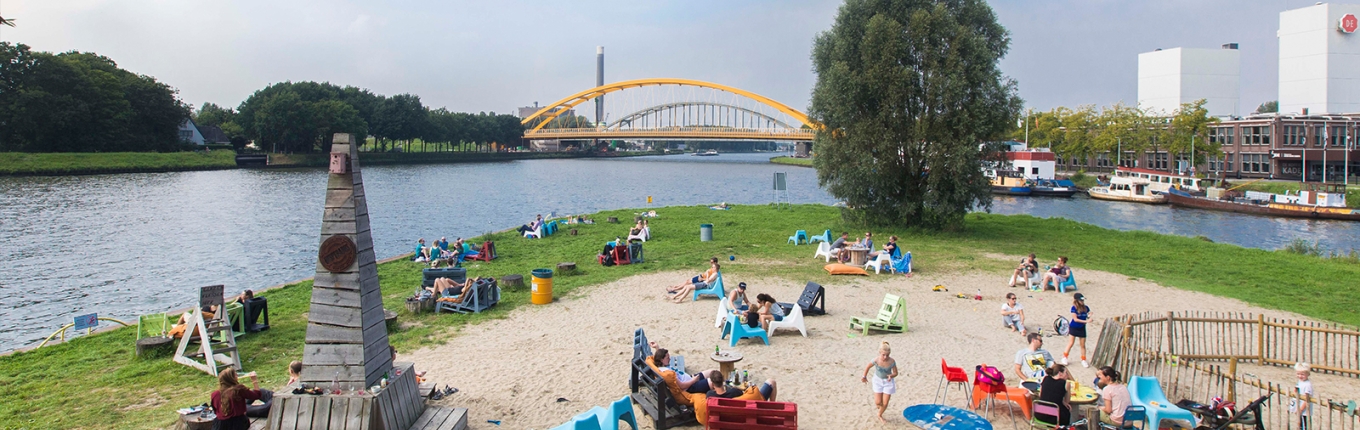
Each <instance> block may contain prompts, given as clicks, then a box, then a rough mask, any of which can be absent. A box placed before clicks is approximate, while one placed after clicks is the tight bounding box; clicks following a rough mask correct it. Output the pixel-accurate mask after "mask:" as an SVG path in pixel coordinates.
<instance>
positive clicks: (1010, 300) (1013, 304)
mask: <svg viewBox="0 0 1360 430" xmlns="http://www.w3.org/2000/svg"><path fill="white" fill-rule="evenodd" d="M1016 300H1018V299H1016V297H1015V293H1006V302H1005V303H1002V304H1001V325H1002V326H1004V327H1009V328H1010V329H1011V330H1016V331H1019V332H1020V335H1021V336H1024V335H1025V334H1026V331H1025V307H1024V306H1021V305H1020V302H1018V301H1016Z"/></svg>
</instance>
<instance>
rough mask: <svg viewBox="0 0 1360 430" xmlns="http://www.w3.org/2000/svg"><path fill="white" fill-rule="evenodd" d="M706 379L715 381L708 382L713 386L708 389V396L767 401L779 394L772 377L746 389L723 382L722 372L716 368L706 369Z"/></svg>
mask: <svg viewBox="0 0 1360 430" xmlns="http://www.w3.org/2000/svg"><path fill="white" fill-rule="evenodd" d="M708 380H709V381H717V382H711V383H710V384H711V385H712V386H713V389H711V390H708V397H710V398H712V397H718V398H723V399H737V400H764V401H767V402H776V401H778V400H775V399H776V398H778V396H779V388H778V387H779V385H778V384H776V383H775V381H774V380H773V379H766V380H765V382H763V383H761V384H760V386H759V387H756V386H751V387H750V388H747V389H746V390H739V389H737V388H736V387H729V386H728V385H727V384H726V383H725V382H723V381H725V379H723V374H722V372H719V371H717V370H710V371H708Z"/></svg>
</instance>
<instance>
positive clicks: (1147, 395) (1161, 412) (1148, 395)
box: [1129, 376, 1198, 428]
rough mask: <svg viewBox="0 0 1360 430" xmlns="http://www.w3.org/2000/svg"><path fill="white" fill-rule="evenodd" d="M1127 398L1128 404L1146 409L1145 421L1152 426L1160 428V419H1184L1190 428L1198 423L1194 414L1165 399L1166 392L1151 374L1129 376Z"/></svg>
mask: <svg viewBox="0 0 1360 430" xmlns="http://www.w3.org/2000/svg"><path fill="white" fill-rule="evenodd" d="M1129 398H1130V399H1129V404H1130V406H1142V407H1144V408H1146V409H1147V422H1148V425H1149V426H1150V427H1152V428H1161V427H1162V421H1166V420H1181V421H1186V422H1189V423H1190V428H1195V426H1196V425H1197V424H1198V422H1197V421H1196V420H1195V414H1192V413H1190V411H1188V410H1185V409H1182V408H1181V407H1179V406H1176V405H1175V404H1172V403H1171V402H1170V401H1167V400H1166V394H1165V393H1163V392H1162V386H1161V385H1159V384H1158V383H1157V378H1154V377H1151V376H1134V377H1132V378H1129Z"/></svg>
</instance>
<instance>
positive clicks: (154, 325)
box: [137, 312, 175, 340]
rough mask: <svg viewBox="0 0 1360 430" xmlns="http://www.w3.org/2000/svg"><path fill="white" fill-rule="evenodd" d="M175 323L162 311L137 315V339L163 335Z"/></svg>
mask: <svg viewBox="0 0 1360 430" xmlns="http://www.w3.org/2000/svg"><path fill="white" fill-rule="evenodd" d="M174 326H175V324H174V323H173V322H171V321H170V316H169V315H166V314H165V313H164V312H162V313H158V314H151V315H142V316H139V317H137V339H139V340H140V339H143V338H148V337H156V336H165V334H166V333H167V332H169V331H170V328H172V327H174Z"/></svg>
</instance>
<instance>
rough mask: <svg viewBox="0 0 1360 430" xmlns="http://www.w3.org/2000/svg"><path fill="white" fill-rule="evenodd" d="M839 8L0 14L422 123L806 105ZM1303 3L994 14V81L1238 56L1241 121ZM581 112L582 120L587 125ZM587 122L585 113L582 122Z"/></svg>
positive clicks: (232, 100)
mask: <svg viewBox="0 0 1360 430" xmlns="http://www.w3.org/2000/svg"><path fill="white" fill-rule="evenodd" d="M840 3H841V2H840V1H834V0H832V1H827V0H782V1H779V0H742V1H724V0H716V1H714V0H687V1H612V2H606V1H591V0H583V1H569V2H562V1H548V0H541V1H524V0H497V1H462V0H458V1H415V0H412V1H393V2H386V1H320V0H284V1H278V0H275V1H257V0H234V1H206V0H0V16H3V17H5V18H6V19H14V20H15V21H16V24H17V27H16V28H8V27H0V40H3V41H7V42H17V43H24V44H27V45H29V46H31V47H32V48H33V49H36V50H42V51H53V52H62V51H70V50H77V51H86V52H96V53H98V54H101V55H104V56H106V57H109V58H112V59H113V60H114V61H116V62H118V64H119V66H121V67H123V68H125V69H128V70H131V71H133V72H136V73H141V74H145V75H150V76H154V77H155V78H157V79H158V80H160V81H161V82H164V83H166V84H169V85H170V86H172V87H175V88H176V89H178V90H179V92H180V97H181V98H182V99H183V100H184V101H185V102H186V103H189V104H192V105H194V106H201V105H202V104H203V103H205V102H212V103H216V104H219V105H224V106H230V107H235V106H237V105H239V104H240V103H241V102H242V101H243V100H245V99H246V98H247V97H249V96H250V94H251V93H253V92H255V91H256V90H258V89H261V88H263V87H265V86H267V85H269V84H271V83H275V82H282V81H288V80H292V81H304V80H312V81H329V82H331V83H335V84H338V85H353V86H358V87H364V88H368V89H370V90H372V91H374V92H376V93H379V94H387V95H391V94H399V93H411V94H416V95H418V96H420V97H421V99H422V101H424V103H425V104H426V105H427V106H430V107H432V108H438V107H447V108H448V109H449V110H453V111H464V112H482V111H487V112H490V111H494V112H500V113H513V109H514V108H516V107H519V106H527V105H532V104H533V103H534V102H539V103H540V104H548V103H551V102H553V101H556V100H558V99H561V98H563V97H566V96H568V95H571V94H573V93H576V92H578V91H581V90H585V89H588V88H591V87H593V86H594V84H595V47H596V46H601V45H602V46H604V47H605V81H606V82H615V81H622V80H629V79H642V78H660V77H668V78H684V79H697V80H702V81H709V82H715V83H720V84H725V85H730V86H733V87H737V88H741V89H744V90H748V91H751V92H755V93H757V94H761V95H764V96H767V97H770V98H772V99H774V100H778V101H780V102H783V103H785V104H787V105H790V106H792V107H794V108H797V109H805V108H806V107H807V105H808V101H809V98H810V94H811V91H812V86H813V84H814V83H815V82H816V75H815V73H814V72H813V70H812V62H811V59H810V55H811V51H812V41H813V39H814V38H815V37H816V35H817V34H818V33H820V32H822V31H825V30H827V29H829V28H830V27H831V25H832V23H833V22H834V20H835V15H836V11H837V8H838V7H839V5H840ZM1313 3H1314V2H1312V1H1300V0H1249V1H1243V0H1123V1H1116V0H994V1H992V2H991V6H992V8H993V9H994V10H995V12H996V15H997V19H998V20H999V21H1000V23H1001V24H1002V25H1003V26H1005V27H1006V28H1007V29H1008V30H1009V31H1010V34H1011V48H1010V52H1009V53H1008V54H1007V56H1006V57H1005V58H1003V59H1002V61H1001V63H1000V67H1001V70H1002V73H1004V74H1005V75H1006V76H1008V77H1010V78H1012V79H1015V80H1016V82H1017V83H1018V87H1019V93H1020V97H1021V98H1023V99H1024V100H1025V105H1026V106H1027V107H1030V108H1034V109H1038V110H1047V109H1051V108H1053V107H1057V106H1068V107H1075V106H1079V105H1088V104H1089V105H1096V106H1106V105H1110V104H1113V103H1117V102H1123V103H1126V104H1135V103H1136V102H1137V93H1138V88H1137V86H1138V85H1137V84H1138V82H1137V73H1138V71H1137V66H1138V54H1139V53H1141V52H1148V51H1152V50H1154V49H1157V48H1174V47H1196V48H1217V47H1219V46H1220V45H1222V44H1224V43H1229V42H1235V43H1239V44H1240V45H1239V46H1240V49H1241V61H1242V70H1241V107H1240V110H1241V111H1243V112H1250V111H1252V110H1254V109H1255V108H1256V106H1257V105H1259V104H1260V103H1262V102H1265V101H1270V100H1275V99H1276V77H1277V74H1278V64H1277V63H1278V61H1277V60H1278V55H1279V54H1278V50H1277V46H1278V43H1277V40H1276V38H1275V31H1276V30H1277V29H1278V27H1279V13H1280V12H1281V11H1284V10H1288V9H1294V8H1299V7H1304V6H1309V5H1312V4H1313ZM585 110H587V111H588V110H589V109H585ZM583 113H585V112H583Z"/></svg>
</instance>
